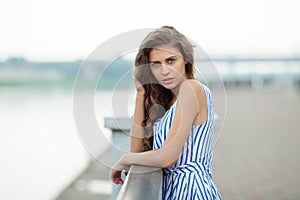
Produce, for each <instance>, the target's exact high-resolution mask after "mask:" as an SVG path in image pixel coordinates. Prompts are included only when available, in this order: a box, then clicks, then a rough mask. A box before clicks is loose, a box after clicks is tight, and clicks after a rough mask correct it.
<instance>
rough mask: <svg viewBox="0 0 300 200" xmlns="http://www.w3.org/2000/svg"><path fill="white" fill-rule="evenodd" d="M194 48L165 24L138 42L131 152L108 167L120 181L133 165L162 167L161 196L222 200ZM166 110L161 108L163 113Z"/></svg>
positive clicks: (209, 110)
mask: <svg viewBox="0 0 300 200" xmlns="http://www.w3.org/2000/svg"><path fill="white" fill-rule="evenodd" d="M193 61H194V60H193V46H192V45H191V43H190V42H189V41H188V40H187V38H186V37H185V36H184V35H182V34H181V33H179V32H178V31H177V30H176V29H174V28H173V27H170V26H163V27H162V28H159V29H156V30H155V31H153V32H151V33H149V34H148V35H147V36H146V38H145V39H144V40H143V42H142V44H141V45H140V48H139V51H138V54H137V56H136V60H135V70H134V76H133V79H134V81H135V84H136V87H137V95H136V105H135V111H134V116H133V122H132V128H131V147H130V149H131V153H128V154H126V155H124V156H123V157H122V158H121V159H120V160H119V161H118V162H117V163H116V164H115V166H114V167H113V169H112V171H111V179H112V181H113V182H114V183H115V184H123V180H122V179H121V172H122V170H125V171H128V169H129V166H130V165H132V164H137V165H146V166H156V167H161V168H163V172H164V173H163V199H172V200H174V199H180V200H181V199H221V196H220V194H219V192H218V191H217V189H216V187H215V185H214V183H213V182H212V172H211V161H212V134H213V127H212V125H213V115H214V113H213V103H212V99H211V94H210V91H209V89H208V88H207V87H206V86H204V85H202V84H201V83H199V82H198V81H196V80H194V75H193V73H194V67H193ZM164 110H166V112H164Z"/></svg>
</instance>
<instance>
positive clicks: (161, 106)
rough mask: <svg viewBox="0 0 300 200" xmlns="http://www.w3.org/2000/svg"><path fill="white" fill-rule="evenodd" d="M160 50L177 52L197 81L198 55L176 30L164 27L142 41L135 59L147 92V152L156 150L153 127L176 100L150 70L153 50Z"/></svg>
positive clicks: (190, 77)
mask: <svg viewBox="0 0 300 200" xmlns="http://www.w3.org/2000/svg"><path fill="white" fill-rule="evenodd" d="M159 47H172V48H176V49H177V50H178V51H179V52H180V53H181V54H182V56H183V58H184V59H185V61H187V63H186V65H185V72H186V76H187V78H188V79H194V66H193V64H194V52H193V46H192V44H191V43H190V42H189V41H188V39H187V38H186V37H185V36H184V35H183V34H181V33H180V32H178V31H177V30H176V29H175V28H174V27H172V26H162V27H161V28H158V29H156V30H154V31H152V32H150V33H149V34H148V35H147V36H146V37H145V39H144V40H143V41H142V43H141V45H140V47H139V51H138V53H137V55H136V58H135V66H136V67H139V68H140V69H139V70H138V72H137V74H136V78H137V79H138V80H139V81H140V83H141V84H142V85H143V87H144V88H145V98H144V119H143V121H142V126H143V127H144V130H145V132H144V138H143V150H144V151H148V150H151V149H153V147H152V146H153V130H152V125H153V123H154V122H155V120H157V119H158V118H160V117H162V116H163V115H164V113H165V111H166V110H168V109H169V108H170V106H171V104H172V102H173V100H174V98H176V97H175V95H174V94H173V93H172V91H171V90H169V89H166V88H164V87H163V86H161V85H160V84H158V83H157V81H156V80H155V78H154V76H153V74H152V72H151V70H150V66H149V55H150V52H151V51H152V49H154V48H159Z"/></svg>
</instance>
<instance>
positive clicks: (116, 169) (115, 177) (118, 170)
mask: <svg viewBox="0 0 300 200" xmlns="http://www.w3.org/2000/svg"><path fill="white" fill-rule="evenodd" d="M129 167H130V165H128V164H126V157H125V156H123V157H122V158H121V159H120V160H119V161H118V162H117V163H116V164H115V165H114V166H113V167H112V170H111V173H110V178H111V180H112V182H113V183H115V184H121V185H122V184H123V183H124V181H123V180H122V171H123V170H124V171H125V175H127V173H128V171H129Z"/></svg>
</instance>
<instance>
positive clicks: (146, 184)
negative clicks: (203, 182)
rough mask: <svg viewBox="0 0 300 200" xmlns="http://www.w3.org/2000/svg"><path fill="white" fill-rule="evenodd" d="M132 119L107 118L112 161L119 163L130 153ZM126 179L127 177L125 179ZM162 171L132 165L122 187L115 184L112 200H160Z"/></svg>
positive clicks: (106, 124) (105, 121) (105, 124)
mask: <svg viewBox="0 0 300 200" xmlns="http://www.w3.org/2000/svg"><path fill="white" fill-rule="evenodd" d="M130 123H131V121H130V118H105V119H104V127H105V128H109V129H111V131H112V143H113V144H114V146H115V147H114V148H113V149H112V155H111V156H112V161H113V163H115V162H117V161H118V160H119V159H120V158H121V156H122V155H123V154H124V153H126V152H128V151H129V142H130V135H129V132H130ZM123 178H125V177H123ZM161 189H162V169H161V168H156V167H147V166H139V165H132V166H131V167H130V170H129V172H128V175H127V177H126V179H125V182H124V184H123V185H122V186H120V185H115V184H113V190H112V194H111V199H112V200H115V199H117V200H140V199H143V200H148V199H149V200H160V199H161V197H162V195H161Z"/></svg>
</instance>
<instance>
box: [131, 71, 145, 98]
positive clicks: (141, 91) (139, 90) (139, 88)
mask: <svg viewBox="0 0 300 200" xmlns="http://www.w3.org/2000/svg"><path fill="white" fill-rule="evenodd" d="M141 75H142V74H141V67H137V66H134V69H133V73H132V79H133V81H134V84H135V87H136V90H137V93H138V94H142V95H144V94H145V88H144V86H143V85H142V84H141V83H140V82H139V80H138V77H139V76H141Z"/></svg>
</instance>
